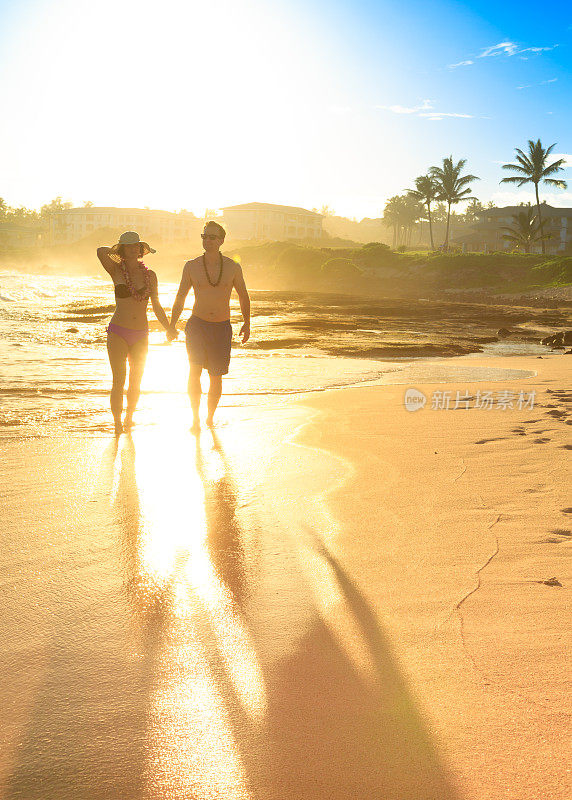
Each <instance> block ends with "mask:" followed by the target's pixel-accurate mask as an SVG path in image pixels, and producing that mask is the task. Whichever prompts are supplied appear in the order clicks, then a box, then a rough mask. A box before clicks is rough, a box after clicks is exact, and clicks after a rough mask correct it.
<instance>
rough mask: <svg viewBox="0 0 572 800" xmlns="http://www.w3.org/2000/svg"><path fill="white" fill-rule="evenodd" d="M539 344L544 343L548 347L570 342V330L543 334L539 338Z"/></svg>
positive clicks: (561, 345)
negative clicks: (542, 336)
mask: <svg viewBox="0 0 572 800" xmlns="http://www.w3.org/2000/svg"><path fill="white" fill-rule="evenodd" d="M540 344H546V345H548V346H549V347H564V345H565V344H572V331H558V333H553V334H551V335H550V336H545V337H544V339H541V340H540Z"/></svg>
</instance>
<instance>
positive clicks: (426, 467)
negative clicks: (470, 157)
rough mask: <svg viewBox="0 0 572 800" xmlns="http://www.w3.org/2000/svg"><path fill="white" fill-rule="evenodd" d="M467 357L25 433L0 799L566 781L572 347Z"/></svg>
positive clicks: (434, 792)
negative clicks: (114, 426) (66, 432)
mask: <svg viewBox="0 0 572 800" xmlns="http://www.w3.org/2000/svg"><path fill="white" fill-rule="evenodd" d="M458 363H463V364H466V363H467V362H466V361H461V360H459V361H458ZM471 364H474V365H475V366H479V365H480V366H492V367H506V368H522V369H525V370H532V371H535V370H538V375H537V376H534V377H528V378H524V379H522V380H515V379H514V378H513V379H511V380H507V381H506V383H494V384H491V386H490V388H491V389H494V391H495V392H498V391H499V390H501V389H502V388H503V387H505V386H506V388H510V389H513V390H514V389H517V390H518V389H520V388H523V389H524V390H526V391H530V390H532V389H534V390H536V392H537V396H536V399H535V405H534V408H533V409H532V410H528V409H527V410H521V411H519V410H516V409H507V410H505V411H501V410H499V409H490V410H485V409H475V408H469V409H464V408H460V409H457V410H453V409H449V410H445V409H441V410H433V409H431V408H430V407H425V408H424V409H423V410H420V411H416V412H408V411H406V410H405V408H404V406H403V393H404V389H405V388H406V387H405V386H403V385H401V386H397V385H392V386H373V387H361V388H355V389H344V390H339V391H331V392H325V393H323V394H319V395H311V396H309V395H306V396H304V397H303V398H301V399H298V400H293V401H292V402H288V403H286V402H283V403H280V404H277V405H276V406H275V407H270V406H264V407H257V406H255V405H253V406H251V407H246V408H245V407H243V408H239V409H221V421H222V423H223V424H222V425H221V427H220V428H219V430H218V432H217V433H216V434H215V436H214V437H212V436H211V434H210V433H208V432H207V431H205V432H203V434H202V435H201V437H200V439H199V440H198V442H197V440H195V439H194V437H192V436H191V435H190V434H189V433H188V432H187V431H186V429H185V427H184V420H183V418H181V419H170V420H165V422H164V424H162V425H161V426H158V427H157V428H152V429H147V428H141V429H136V430H135V431H134V433H133V436H132V437H122V439H121V440H120V442H119V444H118V445H117V444H116V443H115V442H114V441H113V440H112V439H111V438H110V437H107V436H101V435H100V436H94V435H83V434H78V435H71V436H66V437H64V436H59V437H58V436H54V437H50V438H35V439H27V440H22V441H12V442H6V443H5V446H4V453H5V458H4V459H3V462H2V465H1V467H0V469H1V478H2V485H3V486H5V487H6V489H5V492H4V494H5V502H4V506H5V509H6V519H7V521H8V522H7V524H6V523H5V525H4V526H3V528H2V530H1V531H0V536H1V544H2V547H1V550H0V553H1V555H0V580H1V583H2V594H3V604H2V606H3V608H2V640H1V642H0V674H1V675H2V682H1V684H0V705H1V707H2V708H3V718H2V725H1V737H2V738H1V741H2V747H1V748H0V752H1V755H0V787H1V789H0V797H2V798H27V799H32V798H34V799H36V798H37V800H40V798H41V799H42V800H52V799H53V800H56V798H57V799H58V800H66V799H67V798H70V799H71V798H79V799H81V800H83V798H85V800H88V798H89V800H93V799H95V800H97V799H98V798H122V800H123V798H126V799H128V800H131V798H133V800H135V799H137V800H138V799H139V798H153V799H154V798H157V800H158V798H173V800H179V798H180V799H181V800H182V798H185V799H186V798H190V797H192V798H196V799H197V800H202V799H203V798H204V799H205V800H206V798H209V800H210V798H225V799H226V798H241V799H242V798H252V800H270V799H272V800H285V798H290V797H292V798H294V797H295V798H298V799H299V800H302V799H306V798H307V800H325V799H326V798H328V800H342V799H343V800H348V798H356V799H357V798H359V800H362V798H363V800H366V798H367V800H371V798H373V797H379V798H382V797H383V798H384V800H421V798H422V799H423V800H432V798H440V799H441V800H445V798H446V799H447V800H457V799H458V800H487V799H490V800H493V799H494V800H498V798H499V797H503V798H508V799H509V800H533V798H534V799H535V800H537V798H540V797H544V796H547V797H551V798H552V799H553V800H554V799H558V798H562V799H563V798H564V797H567V796H568V795H567V791H568V784H567V773H566V759H565V758H564V753H565V749H566V747H565V745H566V738H565V737H566V730H567V726H568V725H569V719H570V716H569V715H570V708H569V707H566V697H565V687H564V678H565V675H564V672H565V670H564V658H563V648H564V644H565V637H566V636H567V631H568V629H569V625H568V624H567V622H566V619H565V608H566V595H567V592H568V591H569V588H568V587H569V585H570V581H571V579H572V576H571V575H570V568H569V566H566V564H565V561H564V557H565V554H566V550H567V549H568V547H569V540H570V532H571V531H570V524H571V521H572V507H571V506H572V502H571V500H570V497H569V496H566V489H567V488H568V486H569V484H570V466H569V465H570V452H569V450H568V449H566V446H567V445H569V443H570V427H569V423H570V421H571V419H572V417H571V416H570V415H569V411H570V394H571V393H570V391H569V389H568V387H569V386H570V379H569V375H570V365H571V364H572V362H571V361H569V358H568V357H567V356H562V355H560V354H558V355H549V356H547V357H545V358H543V359H542V360H537V359H534V358H526V357H519V358H503V359H498V358H497V359H488V360H486V359H477V358H475V359H471ZM415 386H416V387H417V388H418V389H423V390H424V391H425V392H426V393H427V394H428V395H430V394H431V392H432V391H433V390H434V389H438V390H443V388H444V385H443V384H440V385H438V386H437V385H434V386H432V385H423V384H419V383H417V384H415ZM483 387H484V383H481V384H477V383H475V384H470V383H466V382H465V383H464V384H463V385H462V386H459V387H458V388H460V389H461V390H463V391H464V390H465V389H466V388H468V389H469V390H470V391H471V392H472V391H473V390H475V391H476V389H478V388H481V389H482V388H483ZM446 388H447V390H448V391H453V396H454V391H455V389H456V388H457V387H456V386H455V385H447V387H446ZM486 388H489V387H488V386H487V387H486ZM553 576H554V577H556V578H557V579H558V581H559V583H561V584H562V585H561V586H559V585H549V584H546V583H543V582H542V581H544V580H548V579H549V578H551V577H553Z"/></svg>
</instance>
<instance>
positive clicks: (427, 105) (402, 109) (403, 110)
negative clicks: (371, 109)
mask: <svg viewBox="0 0 572 800" xmlns="http://www.w3.org/2000/svg"><path fill="white" fill-rule="evenodd" d="M376 108H381V109H383V110H384V111H392V112H393V113H394V114H417V113H418V112H419V111H428V110H429V109H431V108H433V105H432V103H431V100H423V102H422V103H421V105H420V106H413V107H408V106H376Z"/></svg>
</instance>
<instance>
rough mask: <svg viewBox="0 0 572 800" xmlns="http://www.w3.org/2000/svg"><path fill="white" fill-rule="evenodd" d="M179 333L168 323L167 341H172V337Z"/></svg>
mask: <svg viewBox="0 0 572 800" xmlns="http://www.w3.org/2000/svg"><path fill="white" fill-rule="evenodd" d="M178 335H179V331H178V330H177V329H176V328H175V326H174V325H170V326H169V327H168V328H167V330H166V336H167V341H168V342H172V341H173V339H176V338H177V336H178Z"/></svg>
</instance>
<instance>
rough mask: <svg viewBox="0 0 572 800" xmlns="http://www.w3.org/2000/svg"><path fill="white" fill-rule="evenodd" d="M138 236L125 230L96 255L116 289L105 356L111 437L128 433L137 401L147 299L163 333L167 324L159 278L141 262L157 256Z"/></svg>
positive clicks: (146, 330) (146, 335)
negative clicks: (108, 367) (110, 379)
mask: <svg viewBox="0 0 572 800" xmlns="http://www.w3.org/2000/svg"><path fill="white" fill-rule="evenodd" d="M155 252H156V251H155V250H153V249H152V248H151V247H149V245H148V244H147V242H142V241H141V240H140V239H139V234H138V233H135V232H134V231H127V232H126V233H123V234H121V236H120V237H119V242H118V243H117V244H115V245H113V247H98V248H97V257H98V258H99V260H100V261H101V263H102V264H103V268H104V269H105V270H106V271H107V272H108V273H109V274H110V276H111V280H112V281H113V284H114V287H115V303H116V305H115V313H114V315H113V317H112V318H111V322H110V323H109V326H108V328H107V353H108V355H109V363H110V365H111V371H112V373H113V386H112V387H111V395H110V401H111V413H112V414H113V419H114V422H115V434H116V436H119V435H120V434H121V433H123V431H124V430H125V431H128V430H129V429H130V428H131V426H132V424H133V412H134V411H135V407H136V405H137V401H138V399H139V394H140V390H141V378H142V377H143V369H144V367H145V360H146V358H147V349H148V345H149V326H148V322H147V304H148V302H149V298H151V304H152V306H153V311H154V312H155V315H156V316H157V319H158V320H159V322H160V323H161V325H162V326H163V327H164V328H165V330H167V329H168V327H169V321H168V320H167V315H166V314H165V312H164V310H163V307H162V306H161V303H160V302H159V295H158V287H157V276H156V275H155V273H154V272H152V271H151V270H149V269H147V267H146V266H145V264H144V263H143V262H142V261H140V259H141V258H142V257H143V256H144V255H147V253H155ZM127 361H129V386H128V387H127V410H126V412H125V420H124V422H123V424H122V421H121V417H122V413H123V387H124V385H125V375H126V366H127Z"/></svg>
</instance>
